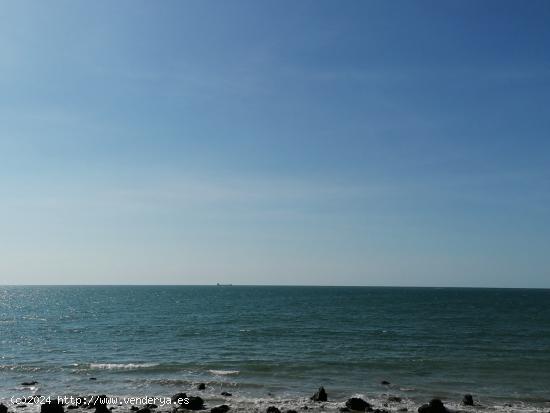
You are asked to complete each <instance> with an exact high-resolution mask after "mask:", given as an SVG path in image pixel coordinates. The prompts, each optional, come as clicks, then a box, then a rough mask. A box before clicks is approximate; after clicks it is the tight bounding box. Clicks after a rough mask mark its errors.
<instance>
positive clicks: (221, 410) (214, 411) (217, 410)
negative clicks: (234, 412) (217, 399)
mask: <svg viewBox="0 0 550 413" xmlns="http://www.w3.org/2000/svg"><path fill="white" fill-rule="evenodd" d="M228 410H229V406H228V405H227V404H222V405H221V406H216V407H212V408H211V409H210V413H226V412H227V411H228Z"/></svg>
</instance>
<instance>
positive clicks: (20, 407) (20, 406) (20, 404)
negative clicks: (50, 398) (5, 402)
mask: <svg viewBox="0 0 550 413" xmlns="http://www.w3.org/2000/svg"><path fill="white" fill-rule="evenodd" d="M23 407H27V405H26V404H22V403H19V404H18V405H17V406H15V408H16V409H22V408H23ZM0 410H2V408H1V407H0ZM6 412H7V410H6Z"/></svg>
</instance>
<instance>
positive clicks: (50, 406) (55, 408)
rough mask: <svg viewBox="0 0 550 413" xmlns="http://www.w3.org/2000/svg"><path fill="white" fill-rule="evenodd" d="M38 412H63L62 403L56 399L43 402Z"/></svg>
mask: <svg viewBox="0 0 550 413" xmlns="http://www.w3.org/2000/svg"><path fill="white" fill-rule="evenodd" d="M6 411H7V409H6ZM40 413H63V404H61V403H59V402H58V401H57V400H52V401H51V402H50V403H43V404H41V405H40Z"/></svg>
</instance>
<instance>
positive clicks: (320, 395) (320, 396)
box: [311, 386, 328, 402]
mask: <svg viewBox="0 0 550 413" xmlns="http://www.w3.org/2000/svg"><path fill="white" fill-rule="evenodd" d="M311 400H313V401H314V402H326V401H327V400H328V396H327V392H326V391H325V388H324V387H322V386H321V387H319V390H317V391H316V392H315V394H314V395H313V396H311Z"/></svg>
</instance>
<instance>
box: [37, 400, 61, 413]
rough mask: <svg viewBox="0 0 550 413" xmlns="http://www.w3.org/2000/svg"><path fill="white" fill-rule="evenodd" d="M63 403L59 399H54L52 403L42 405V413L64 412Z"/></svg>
mask: <svg viewBox="0 0 550 413" xmlns="http://www.w3.org/2000/svg"><path fill="white" fill-rule="evenodd" d="M63 410H64V409H63V404H62V403H59V402H58V401H57V400H52V401H51V402H50V403H43V404H41V405H40V413H63Z"/></svg>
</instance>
